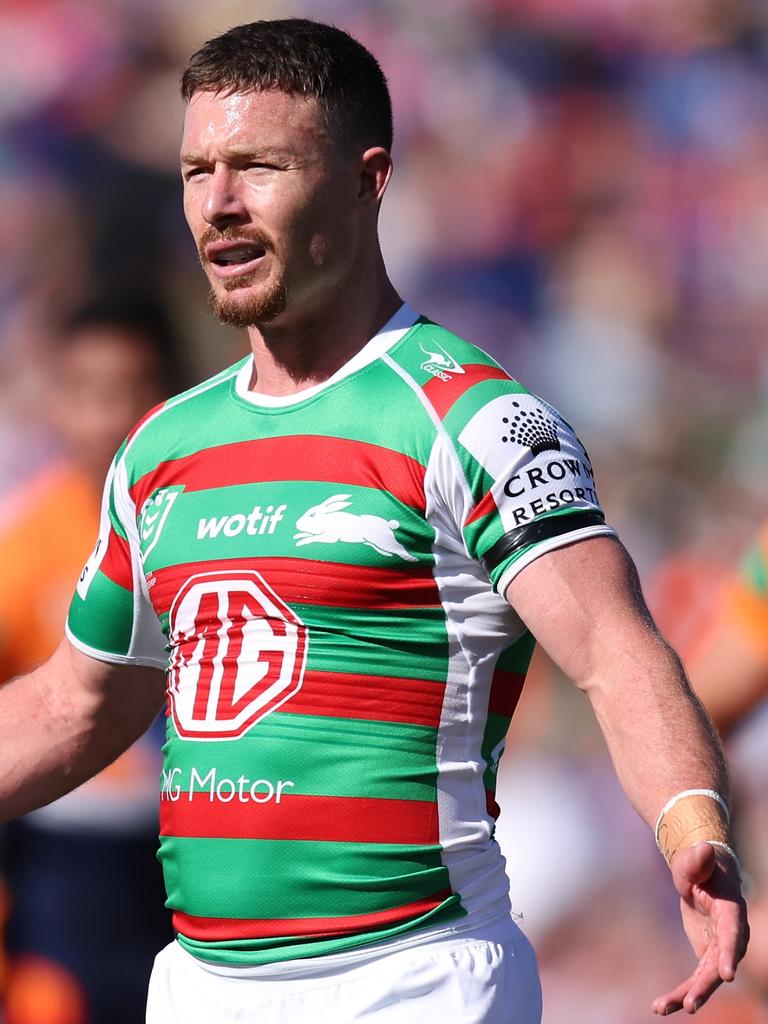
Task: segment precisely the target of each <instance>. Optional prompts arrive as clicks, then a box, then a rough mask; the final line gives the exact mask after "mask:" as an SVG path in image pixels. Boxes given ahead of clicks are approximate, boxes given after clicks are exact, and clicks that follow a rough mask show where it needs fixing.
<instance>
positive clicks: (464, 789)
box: [383, 355, 525, 913]
mask: <svg viewBox="0 0 768 1024" xmlns="http://www.w3.org/2000/svg"><path fill="white" fill-rule="evenodd" d="M383 360H384V362H386V363H387V365H388V366H390V368H391V369H392V370H393V371H394V372H395V373H396V374H397V375H398V376H399V377H401V378H402V379H403V380H404V381H405V382H406V384H408V386H409V387H410V388H411V389H412V391H413V392H414V394H415V395H416V397H417V398H418V399H419V401H420V402H421V404H422V405H423V406H424V408H425V409H426V411H427V412H428V414H429V416H430V418H431V420H432V422H433V424H434V425H435V430H436V432H437V439H436V441H435V444H434V445H433V447H432V452H431V454H430V459H429V463H428V465H427V470H426V474H425V478H424V488H425V494H426V499H427V506H426V518H427V521H428V522H429V523H430V524H431V525H432V526H433V528H434V530H435V540H434V546H433V553H434V556H435V566H434V569H433V575H434V577H435V581H436V583H437V586H438V592H439V594H440V600H441V603H442V606H443V609H444V611H445V617H446V631H447V634H448V671H447V677H446V686H445V696H444V698H443V706H442V710H441V715H440V725H439V729H438V741H437V750H436V760H437V769H438V777H437V808H438V820H439V837H440V845H441V846H442V848H443V854H442V861H443V864H444V865H445V867H446V868H447V870H448V874H449V877H450V882H451V888H452V889H453V891H454V892H457V893H459V894H460V895H461V902H462V905H463V907H464V908H465V910H466V911H467V912H468V913H474V912H477V911H480V910H482V909H483V908H484V907H490V906H493V905H498V907H499V909H503V910H507V909H509V882H508V880H507V876H506V873H505V870H504V858H503V857H502V855H501V850H500V849H499V846H498V843H496V841H495V840H494V839H493V829H494V821H493V818H491V816H490V815H489V814H488V810H487V807H486V798H485V786H484V784H483V774H484V772H485V769H486V763H485V761H484V760H483V758H482V756H481V748H482V743H483V736H484V734H485V726H486V721H487V716H488V702H489V698H490V690H491V680H492V678H493V672H494V669H495V666H496V662H497V660H498V657H499V655H500V653H501V651H502V650H504V649H505V648H506V647H508V646H510V645H511V644H512V643H514V641H515V640H516V639H518V638H519V637H520V636H522V634H523V633H524V632H525V627H524V626H523V624H522V622H521V621H520V619H519V618H518V616H517V615H516V614H515V612H514V611H513V610H512V609H511V608H510V607H509V605H508V604H507V603H506V601H504V600H503V599H502V598H501V597H499V595H498V594H497V593H495V591H494V590H493V589H492V587H491V584H490V581H489V579H488V576H487V575H486V573H485V571H484V570H483V569H482V567H481V566H480V565H479V564H478V563H477V562H476V561H475V560H473V559H472V558H471V557H470V556H469V555H468V553H467V551H466V547H465V544H464V540H463V537H462V535H461V531H460V529H459V527H458V525H457V524H458V523H461V522H463V520H464V518H465V516H466V514H467V513H468V511H469V510H470V509H471V507H472V505H473V499H472V495H471V493H470V491H469V487H468V485H467V483H466V481H465V480H464V477H463V473H462V470H461V465H460V463H459V460H458V457H457V455H456V452H455V451H454V448H453V445H452V443H451V442H450V439H449V438H448V435H447V433H446V430H445V428H444V427H443V424H442V422H441V420H440V418H439V417H438V415H437V413H436V412H435V410H434V409H433V408H432V406H431V405H430V404H429V402H428V400H427V399H426V397H425V395H424V393H423V391H422V389H421V388H420V387H419V386H418V385H417V384H416V382H415V381H414V380H413V379H412V378H411V377H410V375H409V374H408V373H407V372H406V371H405V370H404V369H403V368H402V367H401V366H399V364H397V363H396V362H395V361H394V360H392V359H390V358H389V357H388V356H386V355H385V356H383Z"/></svg>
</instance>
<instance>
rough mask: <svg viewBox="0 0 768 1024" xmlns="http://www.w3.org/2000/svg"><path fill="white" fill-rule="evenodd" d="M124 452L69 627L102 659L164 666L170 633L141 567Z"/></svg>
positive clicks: (109, 485)
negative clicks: (166, 632)
mask: <svg viewBox="0 0 768 1024" xmlns="http://www.w3.org/2000/svg"><path fill="white" fill-rule="evenodd" d="M124 451H125V446H123V448H121V449H120V451H119V452H118V454H117V456H116V457H115V461H114V462H113V463H112V466H111V467H110V470H109V473H108V474H107V479H106V482H105V485H104V495H103V498H102V505H101V519H100V524H99V536H98V538H97V540H96V544H95V547H94V549H93V551H92V552H91V555H90V557H89V559H88V561H87V562H86V563H85V566H84V568H83V571H82V573H81V574H80V578H79V580H78V582H77V585H76V587H75V593H74V595H73V597H72V603H71V605H70V608H69V615H68V617H67V625H66V632H67V636H68V638H69V640H70V641H71V643H73V644H74V646H75V647H77V648H78V649H79V650H81V651H83V652H84V653H85V654H88V655H90V656H91V657H94V658H97V659H98V660H100V661H109V662H116V663H125V664H137V665H151V666H155V667H158V668H165V667H166V665H167V661H168V658H167V654H166V650H165V638H164V635H163V632H162V629H161V627H160V622H159V620H158V618H157V616H156V615H155V612H154V609H153V608H152V605H151V603H150V601H149V596H148V592H147V586H146V580H145V578H144V574H143V572H142V568H141V553H140V549H139V543H138V534H137V531H136V515H135V509H134V507H133V502H132V500H131V498H130V496H129V493H128V487H127V483H126V471H125V462H124V457H123V456H124Z"/></svg>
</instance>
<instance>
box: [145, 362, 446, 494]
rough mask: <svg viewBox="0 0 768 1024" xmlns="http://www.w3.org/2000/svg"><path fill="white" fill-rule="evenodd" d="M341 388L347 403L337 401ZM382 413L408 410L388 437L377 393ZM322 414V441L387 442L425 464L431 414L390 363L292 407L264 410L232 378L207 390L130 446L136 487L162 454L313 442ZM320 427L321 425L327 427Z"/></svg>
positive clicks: (390, 426)
mask: <svg viewBox="0 0 768 1024" xmlns="http://www.w3.org/2000/svg"><path fill="white" fill-rule="evenodd" d="M340 389H343V392H344V394H343V400H341V398H339V399H337V400H336V401H335V402H334V401H333V400H332V396H333V393H334V391H336V390H340ZM372 394H374V395H375V396H376V404H377V408H378V409H386V408H388V407H391V408H393V409H394V408H402V406H403V404H404V402H405V403H407V405H408V406H409V409H408V416H407V417H398V416H395V417H392V418H391V419H390V420H388V422H387V428H386V435H385V436H383V435H382V427H381V421H380V420H379V419H378V418H377V417H376V416H373V415H371V408H370V406H371V395H372ZM315 405H318V406H320V405H321V406H322V410H320V409H319V408H318V422H317V429H316V433H317V435H318V437H324V438H325V437H339V438H343V439H348V440H352V441H359V442H361V443H363V444H374V445H382V444H384V445H385V446H386V447H387V448H388V449H390V450H391V451H394V452H400V453H401V454H406V455H409V456H410V457H412V458H416V459H417V460H418V461H420V462H422V464H426V461H427V459H428V458H429V450H430V448H431V444H432V441H433V439H434V427H433V426H432V423H431V420H430V419H429V415H428V413H427V412H426V411H425V410H424V409H423V407H422V406H421V404H420V403H419V402H418V401H417V400H416V399H415V397H414V396H413V395H412V394H411V392H410V388H408V386H407V385H406V384H405V382H404V381H402V380H401V379H400V378H399V377H398V376H397V375H396V374H394V373H393V372H392V371H391V370H390V369H389V367H387V366H386V365H385V364H384V363H373V364H371V365H370V366H369V367H366V368H365V369H363V370H362V371H360V373H359V374H353V375H352V376H351V377H346V378H344V379H343V380H341V381H339V383H338V384H336V385H334V386H332V387H331V388H326V389H324V390H323V391H321V392H320V393H319V394H317V395H315V396H313V397H311V398H308V399H306V400H305V401H303V402H297V403H296V404H294V405H290V406H277V407H272V406H260V405H256V404H253V403H251V402H248V401H246V400H245V399H242V398H240V397H239V396H238V395H237V394H236V392H235V389H234V377H232V378H229V379H224V380H222V381H221V382H220V383H218V384H217V385H215V386H213V387H211V388H209V389H207V390H203V391H201V392H200V393H199V394H197V395H195V396H194V397H192V398H190V399H189V400H187V401H179V402H178V403H175V404H173V403H172V404H169V405H166V406H165V407H164V409H163V411H162V412H161V413H160V414H159V415H157V416H156V417H155V418H154V419H153V420H152V422H151V423H150V424H149V425H148V426H147V427H146V428H145V429H143V430H142V431H140V432H139V434H138V435H137V437H136V439H135V440H134V441H133V443H132V444H131V450H130V452H129V462H130V465H131V467H132V468H131V472H130V478H131V481H132V482H133V481H135V480H137V479H139V478H140V477H142V476H143V475H144V474H145V473H147V472H150V471H151V470H153V469H154V468H155V466H156V465H157V454H156V453H157V452H158V451H162V452H163V455H164V459H165V460H168V459H179V458H184V457H186V456H189V455H192V454H194V453H195V452H197V451H200V450H201V449H208V448H211V447H213V445H212V444H211V438H215V439H216V447H219V446H225V445H229V444H237V443H241V442H243V441H245V440H248V439H253V440H255V439H257V438H265V439H268V438H282V437H292V436H293V437H297V436H303V435H307V436H311V435H312V432H313V420H312V416H311V413H312V409H311V408H309V407H310V406H315ZM321 421H322V422H321Z"/></svg>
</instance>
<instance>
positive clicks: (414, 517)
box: [144, 480, 435, 572]
mask: <svg viewBox="0 0 768 1024" xmlns="http://www.w3.org/2000/svg"><path fill="white" fill-rule="evenodd" d="M340 492H342V493H343V494H344V495H348V496H349V497H348V498H347V499H346V500H347V502H348V504H349V507H350V510H351V512H352V513H353V514H355V513H364V514H365V515H375V516H379V517H381V518H382V519H384V520H386V521H388V522H390V523H391V522H392V521H393V520H394V521H395V522H396V523H397V526H396V527H394V528H393V537H394V538H395V539H396V540H397V541H398V542H399V543H400V544H401V545H403V547H404V548H405V550H406V551H407V552H408V553H409V554H411V555H413V556H414V557H416V558H418V559H419V560H420V561H421V562H422V563H426V564H432V563H433V561H434V557H433V555H432V551H431V545H432V541H433V539H434V536H435V531H434V529H433V527H431V526H430V525H429V524H428V523H427V522H426V520H425V519H424V518H423V516H422V515H420V514H419V513H418V512H417V511H415V510H413V509H411V508H410V507H409V506H407V505H405V504H403V502H402V501H399V500H398V499H396V498H395V497H394V496H393V495H391V494H389V493H388V492H385V491H380V490H375V489H374V488H372V487H362V486H356V485H354V484H343V485H342V484H338V483H332V482H331V483H327V482H325V481H306V482H305V481H295V480H286V481H279V482H273V481H269V482H264V483H260V482H254V483H245V484H237V485H234V486H229V487H217V488H215V489H212V490H201V491H189V492H186V491H183V490H182V491H180V492H179V493H178V495H177V496H176V499H175V504H174V507H173V516H174V518H173V528H172V529H165V530H163V531H162V533H161V534H160V535H159V538H158V540H157V541H156V542H155V543H153V544H152V547H151V549H150V552H149V555H148V557H147V558H146V559H145V561H144V571H145V572H152V571H153V570H155V569H161V568H164V567H165V566H169V565H183V564H184V563H186V562H189V561H190V560H192V559H194V561H196V562H197V561H208V560H210V561H214V560H215V559H228V558H233V557H237V558H257V557H259V558H272V557H284V556H287V557H289V558H290V557H291V555H295V557H296V558H302V559H308V560H309V561H318V562H325V561H327V560H328V558H329V556H330V554H331V552H332V559H333V561H334V562H340V563H345V564H348V565H360V564H361V562H363V563H364V564H365V563H367V564H370V565H381V566H386V567H390V566H391V567H393V568H397V567H406V566H408V565H410V564H412V563H411V562H408V561H406V560H405V559H404V558H402V557H400V556H399V555H398V554H381V553H379V552H377V551H375V550H374V548H373V547H371V546H370V545H367V544H364V543H362V542H358V543H351V542H348V543H344V542H341V541H339V542H337V543H335V544H332V545H329V544H326V543H320V542H313V541H312V537H311V535H309V536H308V537H307V540H308V541H309V542H308V543H305V544H299V543H297V540H301V539H302V538H301V537H298V538H295V536H294V535H295V534H297V533H299V532H302V531H300V528H299V521H300V520H301V519H302V517H303V516H305V515H306V514H307V512H308V511H309V510H310V509H311V508H313V507H314V506H316V505H320V504H321V503H322V502H324V501H326V500H327V499H328V498H330V497H332V496H334V495H337V494H339V493H340ZM275 509H279V514H278V516H277V517H274V518H270V517H271V516H272V515H273V513H274V510H275ZM304 532H306V531H304Z"/></svg>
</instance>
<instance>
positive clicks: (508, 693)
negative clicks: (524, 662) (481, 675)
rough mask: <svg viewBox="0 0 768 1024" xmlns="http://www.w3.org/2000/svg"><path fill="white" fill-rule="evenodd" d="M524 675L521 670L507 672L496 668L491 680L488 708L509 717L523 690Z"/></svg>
mask: <svg viewBox="0 0 768 1024" xmlns="http://www.w3.org/2000/svg"><path fill="white" fill-rule="evenodd" d="M524 682H525V675H524V673H522V672H508V671H507V670H506V669H503V668H497V669H496V670H495V672H494V673H493V679H492V680H491V696H490V700H489V703H488V710H489V711H491V712H493V714H495V715H505V716H506V717H507V718H511V717H512V715H514V713H515V708H516V707H517V702H518V701H519V700H520V694H521V693H522V692H523V683H524Z"/></svg>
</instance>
